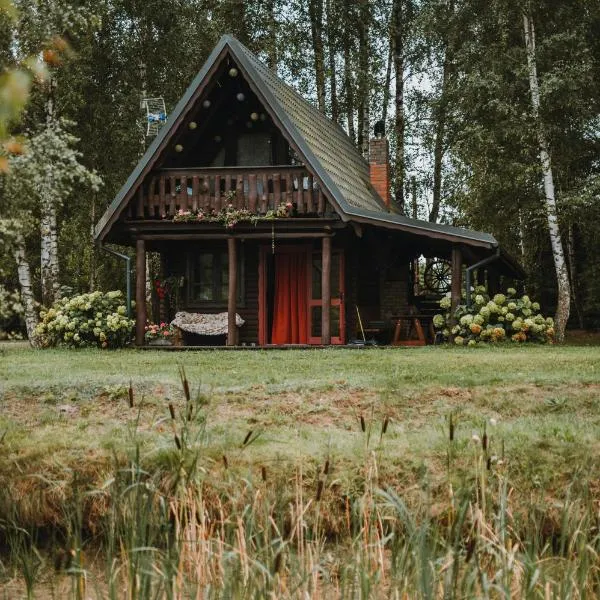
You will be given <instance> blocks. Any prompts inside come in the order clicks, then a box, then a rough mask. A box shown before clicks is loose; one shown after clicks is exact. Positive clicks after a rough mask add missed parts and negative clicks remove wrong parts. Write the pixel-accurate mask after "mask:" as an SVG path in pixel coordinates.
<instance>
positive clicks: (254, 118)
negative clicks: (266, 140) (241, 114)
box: [250, 112, 258, 121]
mask: <svg viewBox="0 0 600 600" xmlns="http://www.w3.org/2000/svg"><path fill="white" fill-rule="evenodd" d="M250 119H252V121H258V113H257V112H253V113H250Z"/></svg>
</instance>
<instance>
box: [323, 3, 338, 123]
mask: <svg viewBox="0 0 600 600" xmlns="http://www.w3.org/2000/svg"><path fill="white" fill-rule="evenodd" d="M326 10H327V53H328V62H329V94H330V97H331V119H332V120H333V121H334V122H335V123H338V122H339V119H340V105H339V101H338V94H337V79H336V68H335V56H336V48H337V46H336V45H337V36H336V35H335V14H334V8H333V3H332V0H327V4H326Z"/></svg>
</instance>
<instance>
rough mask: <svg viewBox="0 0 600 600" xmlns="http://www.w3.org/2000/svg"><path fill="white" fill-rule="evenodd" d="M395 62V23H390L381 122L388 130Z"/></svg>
mask: <svg viewBox="0 0 600 600" xmlns="http://www.w3.org/2000/svg"><path fill="white" fill-rule="evenodd" d="M393 18H394V17H393V14H392V15H391V19H392V21H393ZM393 62H394V28H393V23H392V22H390V31H389V44H388V57H387V66H386V69H385V83H384V84H383V110H382V113H381V120H382V121H383V124H384V125H385V126H386V130H387V116H388V107H389V104H390V87H391V83H392V64H393Z"/></svg>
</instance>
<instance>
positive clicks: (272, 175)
mask: <svg viewBox="0 0 600 600" xmlns="http://www.w3.org/2000/svg"><path fill="white" fill-rule="evenodd" d="M287 202H291V203H293V204H294V209H295V212H294V214H295V215H297V216H321V215H323V214H324V213H325V211H326V209H327V202H326V201H325V197H324V195H323V192H322V190H321V187H320V186H319V184H318V183H317V181H315V180H314V178H313V176H312V175H311V174H310V173H309V172H308V171H307V170H306V169H305V168H304V167H258V168H248V167H229V168H204V169H185V170H182V169H162V170H158V171H155V172H154V173H153V174H152V175H151V176H150V178H149V179H148V180H147V181H146V182H145V184H144V185H143V186H141V187H140V188H139V190H138V196H137V199H136V201H135V202H132V203H130V208H129V217H130V218H134V219H165V218H172V217H173V216H174V215H175V214H176V212H177V211H179V210H190V211H198V210H202V211H203V212H205V213H210V212H211V211H217V212H218V211H220V210H222V209H223V208H225V207H226V206H227V204H228V203H229V204H232V205H233V206H234V208H237V209H241V208H247V209H248V210H249V211H250V212H252V213H256V214H258V215H261V214H262V215H264V214H266V213H267V212H268V211H270V210H277V208H278V207H279V206H280V205H281V204H282V203H287Z"/></svg>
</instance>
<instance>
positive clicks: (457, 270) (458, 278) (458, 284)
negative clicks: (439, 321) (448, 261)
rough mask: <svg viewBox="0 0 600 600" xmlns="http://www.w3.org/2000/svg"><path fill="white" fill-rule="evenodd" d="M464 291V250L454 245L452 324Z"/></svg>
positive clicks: (451, 296)
mask: <svg viewBox="0 0 600 600" xmlns="http://www.w3.org/2000/svg"><path fill="white" fill-rule="evenodd" d="M461 291H462V252H461V251H460V247H459V246H453V247H452V284H451V289H450V301H451V304H450V315H451V317H450V319H451V323H452V325H455V324H456V319H455V317H454V312H455V311H456V308H457V307H458V305H459V304H460V300H461Z"/></svg>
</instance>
